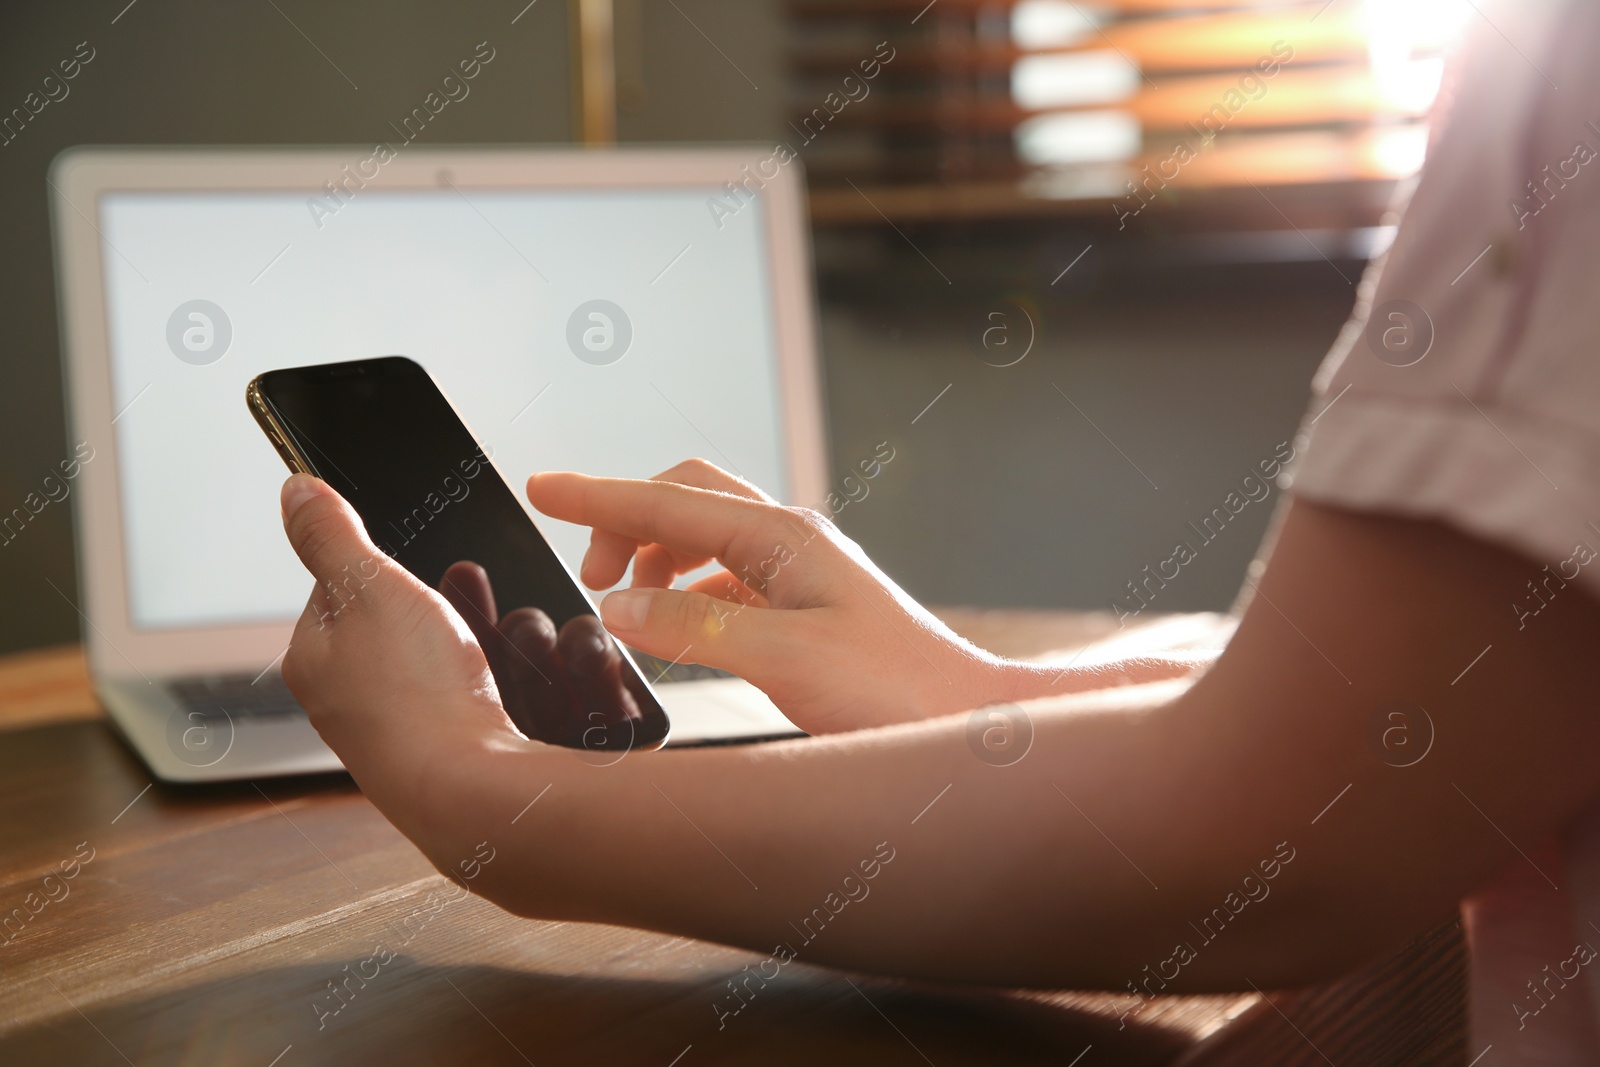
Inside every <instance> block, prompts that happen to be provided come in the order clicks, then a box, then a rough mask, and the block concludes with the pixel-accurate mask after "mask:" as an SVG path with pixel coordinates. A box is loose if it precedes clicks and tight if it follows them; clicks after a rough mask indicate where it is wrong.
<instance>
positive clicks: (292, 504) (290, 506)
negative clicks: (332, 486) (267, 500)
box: [278, 474, 325, 522]
mask: <svg viewBox="0 0 1600 1067" xmlns="http://www.w3.org/2000/svg"><path fill="white" fill-rule="evenodd" d="M324 485H325V483H324V482H323V481H322V480H321V479H319V478H313V477H311V475H309V474H291V475H289V479H288V480H287V481H285V482H284V483H283V491H282V492H280V493H279V494H278V505H279V507H281V508H282V509H283V521H284V522H288V521H289V520H290V519H292V518H294V513H295V512H297V511H299V510H300V505H302V504H304V503H305V502H306V501H307V500H310V499H311V498H312V497H314V496H319V495H320V494H321V493H322V490H323V487H324Z"/></svg>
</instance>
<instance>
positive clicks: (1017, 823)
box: [285, 480, 1600, 992]
mask: <svg viewBox="0 0 1600 1067" xmlns="http://www.w3.org/2000/svg"><path fill="white" fill-rule="evenodd" d="M294 486H296V482H295V481H294V480H292V481H291V483H290V486H289V487H286V512H288V514H289V518H288V528H289V533H290V539H291V541H293V542H294V544H295V545H296V547H297V549H298V550H299V551H300V552H301V556H302V558H303V559H305V560H306V562H307V564H308V566H310V568H311V569H312V571H313V573H315V574H317V575H318V576H319V577H322V578H323V579H324V581H326V580H328V578H329V577H330V576H334V575H337V574H338V573H340V570H341V568H342V567H345V566H348V565H350V564H351V563H352V562H357V561H359V560H361V559H363V558H366V559H370V558H372V550H371V548H370V545H368V544H367V543H366V542H365V538H364V536H363V535H362V533H361V530H360V526H359V522H358V521H357V520H356V519H355V517H354V515H353V513H351V512H350V511H349V509H348V507H347V506H346V505H344V504H343V502H342V501H339V500H338V499H337V498H336V497H333V496H331V494H328V493H327V492H326V490H325V489H324V490H322V491H320V492H314V493H313V495H312V496H311V498H310V499H309V500H307V501H305V502H303V503H302V504H301V505H300V506H299V507H298V508H296V507H291V506H289V505H290V504H291V503H292V502H291V501H289V500H288V497H289V496H290V495H292V493H293V492H295V491H297V490H295V489H293V488H292V487H294ZM300 488H302V489H303V488H305V486H304V485H303V484H302V485H301V486H300ZM381 562H382V564H383V570H382V573H381V574H380V576H379V578H378V579H376V580H374V582H372V583H371V590H370V592H371V595H369V596H366V597H364V598H363V597H357V598H355V599H354V600H353V601H352V602H351V603H350V604H349V605H348V606H347V607H346V608H345V610H343V611H342V612H340V613H339V614H338V615H337V616H336V617H335V618H334V619H333V624H332V626H331V627H330V628H329V629H328V631H317V629H316V619H317V617H318V616H317V615H316V614H315V609H316V606H315V605H313V606H312V608H311V609H310V610H309V611H308V616H307V620H303V621H302V624H301V627H300V632H299V633H297V637H296V642H295V645H294V647H293V648H292V649H291V652H290V655H289V657H288V658H287V659H286V662H285V675H286V677H287V678H288V680H289V682H290V684H291V686H292V687H293V688H294V690H295V692H296V694H297V695H298V696H300V697H301V698H302V702H303V703H304V704H305V705H306V707H307V709H308V711H309V712H310V713H311V716H312V721H313V722H314V723H315V724H316V726H317V728H318V729H319V730H320V731H321V732H322V733H323V736H324V737H325V738H326V739H327V740H328V742H329V744H330V745H331V746H332V747H333V748H334V749H335V751H337V752H339V753H340V755H341V756H342V757H343V758H344V759H345V761H346V764H347V766H349V768H350V770H351V773H352V774H353V775H354V776H355V778H356V780H357V781H358V782H359V783H360V784H361V785H362V787H363V789H365V790H366V791H367V792H368V794H369V795H370V796H371V797H372V799H373V801H374V803H376V804H377V805H378V807H379V808H380V809H381V810H383V811H384V813H385V814H386V815H387V816H388V817H389V818H390V819H391V820H392V821H394V822H395V823H396V825H397V826H399V827H400V828H401V829H402V831H404V832H405V833H407V834H408V836H410V837H412V839H413V840H414V841H416V842H417V844H418V845H419V846H420V847H421V848H422V849H423V851H424V852H425V853H426V854H427V855H428V856H429V857H430V858H431V859H432V860H433V861H434V862H435V863H436V864H437V865H439V866H440V868H441V869H443V870H446V871H447V872H449V871H454V870H455V869H456V866H457V862H458V861H459V860H461V859H464V858H466V857H470V856H472V855H473V852H474V849H475V846H476V845H477V843H478V842H488V844H489V846H490V847H492V848H493V849H494V850H495V856H496V859H495V860H494V862H493V863H491V864H488V865H486V866H484V867H483V868H482V870H481V872H480V873H479V876H478V878H477V879H476V880H474V881H473V882H472V883H471V884H472V888H473V889H474V890H475V891H478V892H480V893H483V894H484V895H485V896H487V897H489V898H490V899H492V900H494V901H496V902H497V903H499V904H501V905H502V906H504V907H507V908H509V909H510V910H513V911H516V912H518V913H520V914H526V915H531V916H540V917H547V918H568V919H581V920H590V921H600V922H610V923H620V924H628V925H636V926H643V927H648V928H652V929H658V930H664V931H670V932H674V933H681V934H687V935H691V936H697V937H703V938H707V939H711V940H716V941H722V942H726V943H730V944H738V945H744V946H747V947H750V948H753V949H756V950H758V951H762V952H774V951H777V952H778V954H779V956H782V955H784V954H785V953H786V952H793V953H795V954H797V955H799V956H800V957H801V958H803V959H805V960H807V961H808V962H815V963H825V964H835V965H840V966H845V967H850V968H855V969H861V970H871V971H877V972H883V973H890V974H900V975H908V976H916V977H924V978H936V979H945V980H953V981H968V982H993V983H1003V984H1014V985H1040V986H1056V987H1063V986H1075V987H1085V986H1106V987H1110V988H1115V989H1123V988H1126V987H1127V984H1128V983H1130V982H1133V983H1135V984H1136V985H1138V986H1140V987H1141V988H1144V989H1145V990H1146V991H1147V992H1158V991H1161V990H1162V989H1174V990H1177V989H1205V988H1221V987H1226V988H1239V987H1243V986H1244V985H1246V984H1247V983H1249V982H1255V983H1256V984H1258V985H1260V986H1263V987H1266V986H1271V985H1285V984H1292V983H1296V982H1300V981H1306V980H1312V979H1315V978H1319V977H1323V976H1326V975H1330V974H1333V973H1337V972H1339V971H1341V970H1343V969H1345V968H1347V967H1349V966H1351V965H1353V964H1355V963H1357V962H1359V961H1361V960H1363V959H1366V958H1368V957H1369V956H1371V955H1373V954H1376V953H1378V952H1381V951H1383V950H1385V949H1387V948H1389V947H1391V946H1393V945H1395V944H1396V943H1398V942H1399V941H1401V940H1403V939H1404V938H1405V937H1407V936H1409V935H1410V934H1413V933H1415V932H1417V931H1420V930H1422V929H1425V928H1426V927H1427V926H1428V925H1429V924H1430V923H1434V922H1436V921H1439V920H1441V919H1443V918H1445V917H1447V916H1448V915H1449V914H1451V913H1452V911H1453V909H1454V907H1455V903H1456V901H1458V900H1459V899H1460V898H1461V897H1462V896H1463V895H1464V894H1466V893H1468V892H1469V891H1471V890H1472V889H1473V888H1474V887H1475V886H1476V885H1478V884H1480V883H1481V882H1482V881H1484V880H1485V879H1486V878H1487V877H1489V876H1490V875H1491V874H1492V873H1493V872H1495V871H1496V870H1497V869H1499V868H1500V867H1503V866H1504V865H1505V864H1507V863H1511V862H1525V861H1524V860H1523V859H1522V858H1521V857H1519V855H1518V851H1517V850H1518V849H1519V848H1520V849H1522V850H1523V851H1528V850H1530V846H1532V845H1533V843H1534V842H1535V841H1536V840H1538V839H1539V838H1541V837H1543V836H1545V835H1548V834H1549V833H1551V832H1553V831H1554V830H1556V829H1557V828H1558V827H1559V826H1560V824H1561V823H1562V822H1563V821H1564V820H1565V819H1567V818H1569V817H1570V816H1571V815H1572V814H1573V813H1574V812H1576V811H1577V810H1578V809H1579V808H1580V806H1581V805H1582V804H1583V803H1584V802H1585V801H1586V800H1587V799H1588V798H1589V797H1590V796H1591V794H1592V792H1593V791H1594V782H1595V771H1594V768H1595V766H1596V758H1597V757H1600V717H1596V716H1595V715H1594V714H1593V711H1592V698H1591V694H1592V693H1593V692H1594V691H1595V686H1596V683H1597V682H1600V668H1597V667H1596V665H1595V659H1594V657H1593V655H1592V650H1593V648H1594V645H1595V641H1596V639H1597V638H1600V608H1597V607H1596V605H1595V604H1594V603H1593V602H1592V601H1590V600H1588V599H1587V598H1586V597H1585V596H1584V595H1582V594H1581V593H1579V592H1578V591H1577V590H1576V589H1571V590H1569V591H1568V595H1567V596H1565V597H1564V598H1561V599H1558V600H1556V601H1555V602H1554V603H1552V605H1551V607H1550V608H1549V609H1547V610H1546V611H1545V612H1544V613H1543V614H1541V615H1540V617H1539V619H1538V625H1537V628H1535V627H1534V626H1529V627H1528V628H1527V630H1526V631H1521V632H1519V631H1518V630H1517V629H1516V628H1515V626H1514V625H1513V623H1514V621H1515V620H1514V618H1513V615H1512V613H1511V612H1510V611H1509V610H1507V607H1506V605H1507V604H1508V603H1509V602H1510V600H1511V598H1513V597H1515V596H1516V595H1517V594H1518V593H1519V591H1520V590H1521V589H1522V587H1523V583H1524V582H1525V581H1526V579H1527V578H1528V577H1529V576H1530V575H1532V574H1534V573H1536V571H1537V568H1535V567H1533V566H1532V565H1530V564H1529V563H1527V562H1526V561H1524V560H1522V559H1521V558H1520V557H1517V556H1515V555H1512V554H1510V553H1506V552H1503V551H1500V550H1497V549H1493V548H1490V547H1487V546H1485V545H1482V544H1480V543H1477V542H1475V541H1473V540H1471V539H1469V538H1465V537H1463V536H1461V535H1459V534H1456V533H1453V532H1451V531H1450V530H1448V529H1445V528H1443V527H1439V526H1436V525H1431V524H1424V523H1413V522H1407V521H1403V520H1396V519H1385V518H1373V517H1360V516H1355V515H1351V514H1347V513H1342V512H1338V511H1332V510H1328V509H1323V508H1317V507H1313V506H1308V505H1306V504H1304V503H1296V504H1295V505H1294V506H1293V507H1292V509H1291V512H1290V514H1289V516H1288V518H1287V521H1286V522H1285V524H1284V526H1283V529H1282V532H1281V536H1280V539H1279V543H1278V545H1277V547H1276V549H1275V552H1274V558H1273V562H1272V565H1271V566H1270V567H1269V568H1268V569H1267V572H1266V573H1265V574H1264V575H1263V576H1262V578H1261V579H1260V590H1259V594H1258V595H1257V596H1256V597H1255V599H1254V600H1253V601H1252V603H1251V604H1250V606H1249V608H1248V610H1247V611H1246V613H1245V616H1244V619H1243V621H1242V623H1241V626H1240V628H1239V631H1238V634H1237V635H1236V636H1235V638H1234V640H1233V642H1232V643H1231V644H1230V645H1229V647H1228V649H1227V651H1226V652H1225V653H1224V655H1223V656H1222V658H1221V660H1220V661H1219V662H1218V664H1217V665H1216V667H1215V668H1214V669H1213V670H1211V671H1210V672H1209V673H1208V674H1206V675H1205V676H1204V677H1203V678H1202V679H1201V680H1200V681H1199V682H1198V683H1197V684H1195V685H1194V686H1193V687H1191V688H1189V689H1188V690H1187V691H1183V690H1182V689H1181V686H1178V685H1169V686H1168V687H1164V688H1160V689H1157V690H1151V689H1148V688H1138V687H1130V688H1126V689H1121V690H1117V691H1113V692H1110V693H1102V694H1097V695H1093V696H1080V697H1072V698H1065V699H1061V700H1058V701H1055V702H1054V703H1052V704H1040V703H1035V704H1032V705H1027V706H1026V710H1027V711H1028V714H1029V715H1030V716H1031V720H1032V727H1033V733H1034V736H1033V743H1032V747H1031V749H1030V750H1029V751H1028V753H1027V755H1026V756H1025V757H1023V758H1022V759H1021V760H1020V761H1018V762H1016V763H1015V764H1013V765H1011V766H1008V767H996V766H993V765H992V764H991V762H986V761H985V760H983V759H981V758H979V755H978V754H977V752H976V751H975V749H974V747H973V746H972V745H971V744H970V743H969V740H968V727H969V720H968V718H967V717H966V716H959V715H958V716H954V717H946V718H941V719H937V720H933V721H929V722H923V723H915V724H909V725H903V726H897V727H891V728H887V729H880V730H872V731H864V732H858V733H852V734H842V735H839V736H837V737H832V738H826V739H818V740H808V741H799V742H790V743H784V744H775V745H761V746H747V747H734V748H715V749H701V750H691V751H680V752H671V751H669V752H665V753H654V754H651V753H634V754H630V755H628V756H627V757H625V758H623V759H622V760H621V761H620V762H617V763H615V764H614V765H611V766H598V765H595V764H597V763H599V762H601V761H599V760H596V759H595V758H594V757H593V756H586V755H584V754H574V753H569V752H564V751H557V750H554V749H550V748H547V747H545V746H541V745H537V744H535V743H532V742H528V741H525V740H523V739H522V738H521V737H520V736H519V735H517V734H516V733H515V732H514V731H513V730H512V729H511V727H510V724H509V722H508V721H507V720H506V719H505V717H504V713H503V712H501V711H500V710H499V708H498V704H497V701H496V700H495V695H494V691H493V683H492V680H490V679H488V677H487V670H486V668H484V667H483V666H482V656H481V654H476V656H474V653H475V645H473V644H472V643H471V640H470V634H464V630H465V627H464V626H463V625H462V624H461V623H460V620H459V618H454V617H453V613H452V612H450V611H449V609H448V608H447V607H446V606H445V605H444V604H443V602H442V601H441V600H440V599H439V598H438V597H437V596H436V595H435V594H433V593H432V592H431V591H428V590H426V589H423V588H422V587H421V586H420V585H419V584H418V583H416V582H415V581H414V579H411V578H410V576H409V575H407V574H405V573H404V572H403V571H400V570H399V568H398V567H396V566H394V565H393V564H392V563H390V562H389V561H381ZM1485 645H1491V646H1492V647H1491V649H1490V651H1489V652H1488V653H1487V654H1485V655H1484V656H1483V657H1482V659H1481V660H1478V661H1477V662H1475V663H1473V665H1472V666H1471V668H1470V670H1467V671H1466V673H1465V674H1464V675H1463V674H1462V670H1463V668H1465V667H1467V665H1468V664H1469V663H1472V662H1473V660H1474V657H1475V656H1477V655H1478V653H1479V652H1480V651H1482V649H1483V648H1484V646H1485ZM794 654H795V655H796V656H799V657H802V658H803V657H805V655H806V649H804V648H803V647H801V648H796V649H795V650H794ZM812 662H813V663H814V664H815V666H816V669H818V670H826V669H827V664H826V662H825V661H819V660H816V659H813V660H812ZM1419 705H1420V706H1421V707H1423V708H1426V709H1427V712H1428V714H1429V716H1430V717H1431V720H1432V722H1433V725H1434V728H1435V731H1436V736H1435V737H1434V738H1433V741H1432V745H1431V748H1430V749H1429V750H1428V751H1427V754H1426V755H1425V756H1424V757H1423V758H1421V759H1420V761H1417V762H1415V763H1414V765H1412V766H1405V767H1399V766H1395V765H1394V764H1395V763H1397V762H1404V761H1405V760H1409V759H1411V758H1412V757H1411V756H1410V755H1409V754H1408V755H1406V756H1404V757H1403V758H1401V759H1397V758H1396V757H1395V739H1394V738H1393V737H1392V736H1390V737H1388V738H1385V736H1384V730H1386V729H1389V728H1391V727H1392V725H1393V723H1394V722H1395V720H1392V719H1390V718H1388V717H1387V716H1388V715H1389V713H1390V711H1391V710H1394V709H1415V708H1416V707H1417V706H1419ZM1410 722H1411V723H1412V729H1414V730H1415V731H1416V734H1415V736H1416V742H1415V743H1417V744H1419V745H1421V744H1422V743H1423V735H1422V730H1423V728H1422V726H1421V725H1420V724H1421V719H1420V718H1418V717H1417V716H1415V715H1413V716H1412V719H1411V720H1410ZM1386 745H1387V746H1388V747H1386ZM1347 787H1348V788H1347ZM530 804H531V806H530ZM1513 843H1515V844H1513ZM864 863H865V864H866V865H867V866H866V868H865V869H863V866H862V865H863V864H864ZM869 870H870V871H872V872H873V875H874V876H873V877H871V878H870V879H869V878H868V877H867V872H868V871H869ZM847 879H848V880H847ZM830 894H831V895H830ZM851 896H855V897H857V898H859V899H854V900H849V898H850V897H851ZM846 900H849V902H848V903H844V904H842V905H841V903H840V902H841V901H846ZM818 909H821V910H820V911H819V910H818ZM808 917H809V921H808ZM780 945H781V946H785V947H784V948H783V949H782V950H779V946H780ZM1146 967H1149V968H1151V970H1149V971H1147V970H1145V968H1146ZM1152 976H1154V977H1152Z"/></svg>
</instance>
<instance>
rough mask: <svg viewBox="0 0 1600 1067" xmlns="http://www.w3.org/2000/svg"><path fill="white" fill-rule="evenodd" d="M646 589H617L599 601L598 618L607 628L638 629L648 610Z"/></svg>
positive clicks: (648, 603) (641, 626)
mask: <svg viewBox="0 0 1600 1067" xmlns="http://www.w3.org/2000/svg"><path fill="white" fill-rule="evenodd" d="M653 595H654V594H653V593H652V592H651V591H650V590H648V589H619V590H617V591H616V592H615V593H612V594H611V595H610V596H608V597H606V598H605V599H604V600H602V601H601V602H600V618H601V620H602V621H604V622H605V624H606V628H607V629H609V630H625V631H632V630H639V629H642V628H643V627H644V617H645V615H646V614H647V613H648V612H649V611H650V598H651V597H652V596H653Z"/></svg>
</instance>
